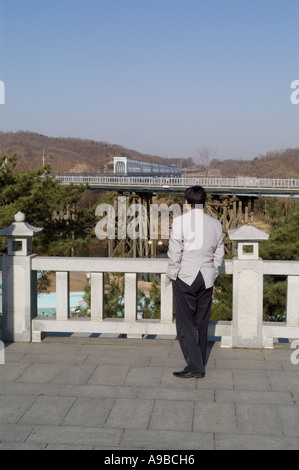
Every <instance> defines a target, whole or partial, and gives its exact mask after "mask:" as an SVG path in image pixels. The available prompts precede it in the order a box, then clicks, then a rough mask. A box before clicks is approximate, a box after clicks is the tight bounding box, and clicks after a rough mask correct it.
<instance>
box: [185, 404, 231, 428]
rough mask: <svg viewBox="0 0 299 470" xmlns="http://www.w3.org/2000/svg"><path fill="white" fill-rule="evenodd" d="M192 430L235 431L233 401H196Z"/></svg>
mask: <svg viewBox="0 0 299 470" xmlns="http://www.w3.org/2000/svg"><path fill="white" fill-rule="evenodd" d="M193 430H194V431H196V432H213V433H216V432H225V433H234V432H237V422H236V412H235V405H234V404H233V403H196V404H195V411H194V422H193Z"/></svg>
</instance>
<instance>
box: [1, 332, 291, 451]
mask: <svg viewBox="0 0 299 470" xmlns="http://www.w3.org/2000/svg"><path fill="white" fill-rule="evenodd" d="M209 350H210V356H209V363H208V368H207V376H206V378H205V379H198V380H196V379H188V380H180V379H175V378H174V377H173V375H172V373H173V371H178V370H181V369H182V368H183V367H184V361H183V360H182V356H181V352H180V348H179V344H178V342H177V341H175V340H163V339H143V340H137V339H136V340H133V339H121V338H117V339H114V338H102V337H100V338H84V337H75V336H72V337H47V338H46V339H45V340H44V341H43V342H42V343H39V344H25V343H24V344H21V343H14V344H10V345H7V347H6V350H5V365H0V450H3V449H36V450H39V449H48V450H52V449H95V450H97V449H105V450H110V449H111V450H112V449H113V450H114V449H119V450H122V449H125V450H135V449H150V450H159V449H163V450H173V449H174V450H178V449H182V450H184V449H189V450H213V449H215V450H218V449H219V450H220V449H250V450H253V449H297V450H298V449H299V365H292V363H291V360H290V358H291V354H292V352H293V350H291V349H290V345H289V344H277V345H276V346H275V349H274V350H241V349H232V350H229V349H221V348H220V345H219V343H210V347H209Z"/></svg>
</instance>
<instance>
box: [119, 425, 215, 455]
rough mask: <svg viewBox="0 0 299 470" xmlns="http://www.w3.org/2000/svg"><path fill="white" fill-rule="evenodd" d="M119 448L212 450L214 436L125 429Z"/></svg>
mask: <svg viewBox="0 0 299 470" xmlns="http://www.w3.org/2000/svg"><path fill="white" fill-rule="evenodd" d="M120 446H121V447H124V448H128V449H131V450H133V449H149V450H159V449H161V450H178V449H180V450H213V449H214V435H213V434H212V433H197V432H183V431H158V430H135V429H126V430H125V433H124V436H123V439H122V441H121V444H120Z"/></svg>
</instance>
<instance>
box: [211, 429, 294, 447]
mask: <svg viewBox="0 0 299 470" xmlns="http://www.w3.org/2000/svg"><path fill="white" fill-rule="evenodd" d="M215 445H216V447H215V449H216V450H284V451H285V450H298V447H299V440H298V438H288V437H277V436H262V437H261V436H258V435H246V434H240V433H239V434H216V435H215Z"/></svg>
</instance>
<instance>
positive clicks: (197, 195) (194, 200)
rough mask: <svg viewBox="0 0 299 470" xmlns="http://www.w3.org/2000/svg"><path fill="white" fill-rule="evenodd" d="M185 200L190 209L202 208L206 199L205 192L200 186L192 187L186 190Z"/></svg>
mask: <svg viewBox="0 0 299 470" xmlns="http://www.w3.org/2000/svg"><path fill="white" fill-rule="evenodd" d="M185 199H186V201H187V202H188V204H189V206H191V207H195V206H196V205H202V206H204V205H205V203H206V199H207V193H206V190H205V189H204V188H203V187H202V186H192V188H188V189H187V190H186V192H185Z"/></svg>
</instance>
